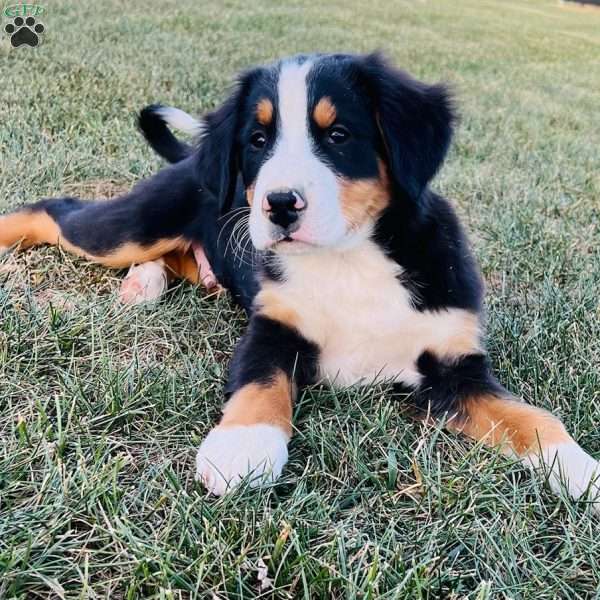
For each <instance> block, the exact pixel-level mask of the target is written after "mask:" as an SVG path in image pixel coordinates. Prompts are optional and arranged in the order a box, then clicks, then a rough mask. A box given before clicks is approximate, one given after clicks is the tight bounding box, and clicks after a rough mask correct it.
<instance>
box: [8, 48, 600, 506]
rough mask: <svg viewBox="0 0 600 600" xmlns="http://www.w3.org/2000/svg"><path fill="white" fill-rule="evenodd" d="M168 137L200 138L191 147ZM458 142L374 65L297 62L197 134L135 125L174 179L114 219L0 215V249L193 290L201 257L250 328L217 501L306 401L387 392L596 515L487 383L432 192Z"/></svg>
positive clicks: (445, 221)
mask: <svg viewBox="0 0 600 600" xmlns="http://www.w3.org/2000/svg"><path fill="white" fill-rule="evenodd" d="M169 123H171V124H173V125H176V126H180V127H183V128H187V129H194V128H197V129H198V131H200V128H201V132H200V142H199V143H198V144H197V145H193V146H189V145H186V144H183V143H181V142H180V141H178V140H177V139H176V138H175V136H173V134H172V133H171V132H170V130H169V129H168V127H167V124H169ZM453 123H454V111H453V106H452V102H451V99H450V96H449V94H448V91H447V89H446V88H445V87H444V86H442V85H428V84H425V83H421V82H419V81H416V80H415V79H413V78H411V77H410V76H409V75H407V74H406V73H404V72H402V71H399V70H397V69H395V68H394V67H392V66H391V65H390V64H389V63H388V62H387V61H386V60H385V59H384V58H382V57H381V56H380V55H378V54H371V55H366V56H361V55H357V56H355V55H343V54H330V55H321V54H318V55H303V56H295V57H292V58H289V59H285V60H282V61H280V62H277V63H276V64H272V65H268V66H263V67H258V68H254V69H251V70H249V71H247V72H245V73H243V74H242V75H241V77H240V78H239V81H238V83H237V86H236V87H235V89H234V90H233V92H232V93H231V95H230V96H229V97H228V98H227V99H226V100H225V102H224V103H223V104H222V106H220V107H219V108H218V109H216V110H215V111H213V112H211V113H209V114H207V115H206V116H205V117H204V119H203V122H202V125H201V126H200V125H199V124H197V123H196V122H195V121H193V120H192V119H191V118H190V117H189V116H188V115H186V114H185V113H182V112H181V111H177V109H166V108H160V107H150V108H149V109H147V110H146V111H144V112H143V113H142V115H141V120H140V124H141V126H142V129H143V130H144V132H145V134H146V137H147V139H148V141H149V142H150V143H151V145H153V147H154V148H155V149H156V150H157V151H158V152H159V153H160V154H162V155H163V156H165V158H167V159H168V160H170V161H171V162H173V164H172V165H170V166H168V167H166V168H165V169H163V170H162V171H160V172H159V173H158V174H157V175H155V176H154V177H152V178H151V179H149V180H147V181H144V182H142V183H140V184H139V185H137V186H136V187H135V188H134V189H133V191H132V192H131V193H129V194H127V195H125V196H123V197H120V198H117V199H115V200H112V201H108V202H106V201H103V202H83V201H81V200H79V199H77V198H60V199H46V200H42V201H41V202H38V203H37V204H33V205H30V206H27V207H25V208H23V209H21V210H20V211H18V212H16V213H13V214H10V215H7V216H5V217H3V218H2V220H1V221H0V245H3V246H10V245H13V244H16V243H18V242H21V244H24V245H31V244H39V243H51V244H60V245H61V246H62V247H64V248H65V249H67V250H69V251H72V252H74V253H75V254H78V255H81V256H85V257H87V258H89V259H91V260H94V261H96V262H99V263H102V264H104V265H107V266H110V267H128V266H130V265H131V264H133V263H144V262H145V261H159V266H161V265H162V266H164V265H166V266H168V268H169V269H170V270H171V271H172V272H174V273H176V274H177V275H178V276H184V277H188V278H190V279H191V280H192V281H197V265H196V262H195V260H194V257H193V254H192V253H191V246H192V245H193V244H199V245H201V246H202V248H203V249H204V252H205V253H206V256H207V258H208V261H209V263H210V265H211V266H212V268H213V270H214V273H215V275H216V277H217V279H218V280H219V282H221V283H222V284H223V285H224V286H225V287H227V288H228V289H229V290H230V291H231V293H232V295H233V297H234V298H235V299H236V301H237V302H239V303H240V304H241V305H242V306H243V307H244V308H245V309H246V311H247V312H248V314H249V317H250V321H249V325H248V329H247V331H246V333H245V334H244V336H243V337H242V339H241V341H240V342H239V344H238V346H237V348H236V350H235V353H234V357H233V360H232V363H231V368H230V374H229V380H228V383H227V386H226V390H225V393H226V397H227V402H226V404H225V405H224V408H223V416H222V418H221V421H220V423H219V424H218V425H216V426H215V427H214V428H213V429H212V431H210V433H209V434H208V436H207V437H206V439H205V440H204V442H203V443H202V445H201V446H200V449H199V450H198V455H197V478H198V479H199V480H200V481H201V482H202V483H203V484H204V485H205V486H206V488H207V489H208V490H209V491H210V492H212V493H213V494H217V495H220V494H224V493H225V492H227V491H228V490H230V489H233V488H235V486H236V485H238V484H239V483H240V481H242V480H244V481H248V482H250V484H251V485H259V484H260V483H261V482H270V481H274V480H275V479H277V477H279V475H280V474H281V472H282V469H283V467H284V465H285V463H286V460H287V457H288V450H287V445H288V443H289V441H290V438H291V436H292V432H293V425H292V406H293V403H294V400H295V398H296V397H297V394H298V392H299V390H301V389H302V388H303V387H304V386H307V385H310V384H314V383H317V382H327V383H329V384H330V385H332V386H341V387H346V386H365V385H369V384H373V383H374V382H386V383H388V384H389V385H390V389H392V390H393V392H394V396H398V397H405V398H406V402H407V403H409V404H410V406H412V407H413V408H414V409H415V411H416V414H418V415H420V416H421V417H422V418H426V419H439V420H440V421H442V422H444V423H445V425H446V427H448V428H449V429H450V430H452V431H456V432H461V433H463V434H465V435H467V436H470V437H471V438H474V439H476V440H482V441H484V442H485V443H487V444H490V445H493V446H500V447H501V449H502V450H503V451H505V452H506V453H507V454H509V455H511V456H516V457H519V458H520V459H521V460H522V461H523V462H524V463H525V464H527V465H528V466H530V467H532V468H534V469H540V470H542V471H544V472H546V473H547V476H548V481H549V483H550V486H551V487H552V488H553V489H554V490H555V491H556V492H558V491H559V490H560V489H561V488H562V486H563V485H564V486H565V487H566V489H567V490H568V492H569V493H570V494H571V496H572V497H573V498H579V497H581V496H584V495H586V494H587V498H588V499H590V501H591V502H592V504H593V506H594V508H596V509H598V508H599V507H600V485H599V484H598V483H597V482H596V476H597V475H598V474H600V469H599V464H598V462H597V461H596V460H594V459H593V458H592V457H591V456H589V455H588V454H587V453H586V452H585V451H584V450H582V448H581V447H580V446H579V445H578V444H577V443H576V442H575V441H574V440H573V438H572V437H571V436H570V435H569V434H568V433H567V431H566V430H565V427H564V426H563V424H562V423H561V421H560V420H559V419H558V418H556V417H555V416H553V415H552V414H550V413H549V412H546V411H544V410H541V409H539V408H536V407H534V406H530V405H528V404H526V403H524V402H522V401H520V400H518V399H516V398H514V397H513V396H512V395H511V394H510V393H509V392H507V391H506V390H505V389H504V388H503V387H502V386H501V384H500V383H499V382H498V381H497V380H496V378H495V377H494V376H493V374H492V373H491V371H490V365H489V361H488V358H487V356H486V352H485V348H484V344H483V323H482V281H481V277H480V275H479V272H478V269H477V266H476V264H475V261H474V259H473V256H472V254H471V252H470V250H469V247H468V244H467V241H466V239H465V236H464V234H463V231H462V229H461V227H460V225H459V223H458V220H457V217H456V215H455V213H454V211H453V209H452V207H451V206H450V204H449V203H448V202H447V201H446V200H445V199H444V198H442V197H440V196H439V195H438V194H436V193H435V192H434V191H432V190H431V189H430V187H429V184H430V181H431V179H432V178H433V177H434V175H435V174H436V172H437V170H438V169H439V167H440V165H441V164H442V161H443V160H444V157H445V155H446V152H447V150H448V146H449V144H450V139H451V136H452V130H453Z"/></svg>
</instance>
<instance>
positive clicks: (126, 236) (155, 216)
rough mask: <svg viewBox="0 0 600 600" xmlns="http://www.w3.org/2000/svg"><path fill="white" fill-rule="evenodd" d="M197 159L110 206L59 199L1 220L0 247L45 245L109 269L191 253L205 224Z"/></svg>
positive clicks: (163, 173) (143, 184)
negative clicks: (195, 167)
mask: <svg viewBox="0 0 600 600" xmlns="http://www.w3.org/2000/svg"><path fill="white" fill-rule="evenodd" d="M191 160H192V158H190V159H187V160H184V161H182V162H180V163H177V164H176V165H172V166H170V167H167V168H166V169H163V170H162V171H160V172H159V173H158V174H157V175H155V176H154V177H152V178H150V179H148V180H146V181H144V182H141V183H140V184H138V185H137V186H136V187H134V189H133V190H132V191H131V192H130V193H129V194H126V195H124V196H121V197H119V198H115V199H113V200H106V201H89V202H87V201H82V200H80V199H78V198H55V199H47V200H41V201H40V202H37V203H35V204H31V205H28V206H25V207H24V208H22V209H20V210H18V211H16V212H14V213H12V214H8V215H5V216H2V217H0V247H10V246H14V245H19V246H20V247H22V248H27V247H29V246H35V245H39V244H54V245H59V246H61V247H62V248H64V249H65V250H67V251H69V252H72V253H73V254H76V255H78V256H82V257H85V258H87V259H88V260H91V261H93V262H97V263H100V264H103V265H106V266H108V267H115V268H123V267H129V266H131V265H132V264H136V263H144V262H147V261H153V260H156V259H159V258H161V257H162V256H163V255H165V254H167V253H169V252H173V251H178V252H184V253H185V252H187V251H188V250H189V248H190V246H191V244H192V242H193V241H199V240H195V239H194V233H195V231H196V230H197V224H198V221H199V219H200V218H201V215H200V211H201V210H202V198H201V197H200V192H199V191H198V188H199V184H198V182H197V181H196V175H195V173H196V170H195V169H194V165H193V164H192V163H190V164H188V162H189V161H191Z"/></svg>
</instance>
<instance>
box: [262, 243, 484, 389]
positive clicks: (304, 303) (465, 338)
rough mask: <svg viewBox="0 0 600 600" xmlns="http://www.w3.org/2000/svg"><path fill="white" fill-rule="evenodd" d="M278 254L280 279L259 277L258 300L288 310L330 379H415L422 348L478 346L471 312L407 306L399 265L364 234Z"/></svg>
mask: <svg viewBox="0 0 600 600" xmlns="http://www.w3.org/2000/svg"><path fill="white" fill-rule="evenodd" d="M282 260H283V265H284V269H285V275H286V279H285V282H283V283H267V284H265V286H264V287H263V291H262V292H261V295H259V297H258V302H259V303H261V300H262V298H265V299H267V298H268V301H269V302H274V303H276V304H277V305H278V306H279V307H280V309H281V308H282V307H283V308H284V309H285V310H286V311H288V313H287V314H289V315H293V320H294V321H295V323H294V324H295V325H296V327H297V328H298V329H299V330H300V332H301V333H302V334H303V335H304V336H305V337H306V338H307V339H309V340H311V341H313V342H315V343H317V344H318V346H319V348H320V350H321V355H320V363H319V367H320V372H321V375H322V376H323V377H324V378H325V379H327V380H329V381H330V382H331V383H332V384H334V385H339V386H349V385H368V384H370V383H373V382H375V381H378V380H394V381H401V382H403V383H407V384H411V385H416V384H418V383H419V382H420V380H421V376H420V374H419V372H418V371H417V368H416V365H415V362H416V360H417V359H418V357H419V355H420V354H421V353H422V352H423V351H425V350H430V351H432V352H434V353H435V354H436V355H438V356H449V357H456V356H459V355H461V354H465V353H468V352H470V351H473V350H476V349H477V348H478V347H479V322H478V318H477V316H476V315H474V314H473V313H471V312H469V311H465V310H461V309H448V310H440V311H423V312H420V311H418V310H415V309H414V308H413V305H412V302H411V296H410V293H409V291H408V290H407V289H406V287H404V286H403V285H402V284H401V275H402V270H401V268H400V267H399V266H398V265H397V264H396V263H395V262H393V261H392V260H390V259H389V258H387V257H386V256H385V255H384V254H383V252H382V251H381V250H380V249H379V247H378V246H377V245H376V244H374V243H373V242H371V241H364V242H362V243H361V244H360V245H358V246H356V247H354V248H351V249H346V250H343V251H341V250H336V251H327V252H325V251H324V252H322V253H315V254H308V255H305V254H302V255H292V256H285V257H283V259H282ZM261 296H262V298H261Z"/></svg>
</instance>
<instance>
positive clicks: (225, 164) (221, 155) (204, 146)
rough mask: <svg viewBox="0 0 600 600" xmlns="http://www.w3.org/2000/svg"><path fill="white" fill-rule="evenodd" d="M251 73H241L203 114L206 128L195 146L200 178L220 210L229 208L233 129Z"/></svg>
mask: <svg viewBox="0 0 600 600" xmlns="http://www.w3.org/2000/svg"><path fill="white" fill-rule="evenodd" d="M252 77H253V73H252V72H248V73H245V74H244V75H242V76H241V77H240V79H239V81H238V84H237V85H236V87H235V88H234V90H233V92H232V93H231V95H230V96H229V97H228V98H227V99H226V100H225V102H223V104H222V105H221V106H220V107H219V108H217V109H216V110H214V111H212V112H210V113H208V114H206V115H204V123H205V127H206V129H205V131H204V133H203V135H202V137H201V139H200V148H199V150H198V168H199V172H200V181H201V182H202V185H203V187H204V188H205V189H206V190H208V191H209V192H210V193H211V194H213V195H214V196H215V197H216V198H217V200H218V202H219V206H220V207H221V212H222V213H225V212H227V211H228V210H229V209H230V208H231V204H232V202H233V196H234V193H235V187H236V180H237V176H238V173H239V169H240V165H239V155H238V154H239V153H238V139H237V133H238V130H239V120H240V113H241V104H242V99H243V98H244V95H245V92H246V90H247V88H248V86H249V85H250V81H251V79H252Z"/></svg>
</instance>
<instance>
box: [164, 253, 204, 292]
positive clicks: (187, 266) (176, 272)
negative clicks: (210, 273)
mask: <svg viewBox="0 0 600 600" xmlns="http://www.w3.org/2000/svg"><path fill="white" fill-rule="evenodd" d="M163 260H164V261H165V265H166V266H167V272H168V278H169V281H173V280H175V279H186V280H187V281H190V282H191V283H194V284H198V283H200V275H199V273H198V264H197V263H196V259H195V258H194V254H193V252H192V251H191V250H188V251H187V252H184V251H183V250H174V251H172V252H168V253H167V254H165V255H164V256H163Z"/></svg>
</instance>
